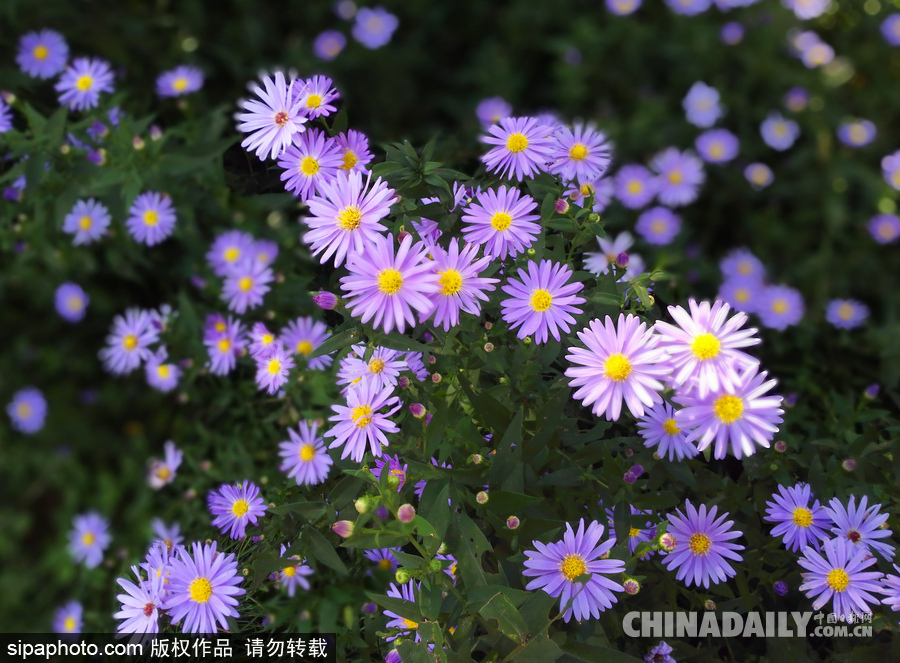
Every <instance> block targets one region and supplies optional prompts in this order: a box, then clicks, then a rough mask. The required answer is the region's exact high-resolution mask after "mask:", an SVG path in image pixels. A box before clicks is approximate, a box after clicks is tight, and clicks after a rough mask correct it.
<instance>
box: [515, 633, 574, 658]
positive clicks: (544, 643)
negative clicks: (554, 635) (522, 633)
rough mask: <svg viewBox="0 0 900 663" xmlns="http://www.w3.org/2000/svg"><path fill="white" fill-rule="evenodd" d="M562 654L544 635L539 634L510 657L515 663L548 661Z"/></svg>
mask: <svg viewBox="0 0 900 663" xmlns="http://www.w3.org/2000/svg"><path fill="white" fill-rule="evenodd" d="M562 655H563V650H562V649H560V648H559V647H558V646H557V644H556V643H555V642H553V641H552V640H551V639H550V638H548V637H547V636H546V635H543V634H542V635H539V636H537V637H535V638H532V639H531V640H529V641H528V644H527V645H525V646H524V647H523V648H522V649H521V650H520V651H519V652H518V653H517V654H514V655H513V657H512V658H511V659H510V660H512V661H515V662H516V663H550V662H551V661H555V660H557V659H558V658H559V657H560V656H562Z"/></svg>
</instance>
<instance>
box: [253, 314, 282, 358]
mask: <svg viewBox="0 0 900 663" xmlns="http://www.w3.org/2000/svg"><path fill="white" fill-rule="evenodd" d="M274 347H275V335H274V334H273V333H272V332H270V331H269V330H268V329H267V328H266V326H265V325H264V324H263V323H261V322H255V323H253V328H252V329H251V330H250V347H249V348H248V350H247V351H248V352H249V353H250V356H251V357H253V358H254V359H265V358H266V357H268V356H269V353H270V352H272V349H273V348H274Z"/></svg>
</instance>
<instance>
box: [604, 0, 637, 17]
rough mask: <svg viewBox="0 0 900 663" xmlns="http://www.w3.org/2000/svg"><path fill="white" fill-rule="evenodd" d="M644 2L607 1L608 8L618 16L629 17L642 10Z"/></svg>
mask: <svg viewBox="0 0 900 663" xmlns="http://www.w3.org/2000/svg"><path fill="white" fill-rule="evenodd" d="M642 1H643V0H606V8H607V9H608V10H609V11H610V12H612V13H613V14H615V15H616V16H628V15H629V14H633V13H634V12H636V11H637V10H638V9H640V6H641V2H642Z"/></svg>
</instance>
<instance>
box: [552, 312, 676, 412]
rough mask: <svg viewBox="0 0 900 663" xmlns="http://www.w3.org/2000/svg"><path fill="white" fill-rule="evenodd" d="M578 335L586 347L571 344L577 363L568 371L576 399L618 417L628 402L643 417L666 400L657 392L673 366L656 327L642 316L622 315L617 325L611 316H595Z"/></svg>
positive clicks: (572, 357) (571, 358) (570, 357)
mask: <svg viewBox="0 0 900 663" xmlns="http://www.w3.org/2000/svg"><path fill="white" fill-rule="evenodd" d="M578 340H579V341H581V343H582V344H583V345H584V347H578V346H572V347H570V348H569V354H568V355H566V360H567V361H568V362H569V363H570V364H572V366H570V367H569V368H567V369H566V371H565V376H566V377H567V378H570V380H569V386H570V387H572V388H575V387H577V388H578V390H577V391H576V392H575V393H574V394H572V398H574V399H575V400H580V401H581V402H582V404H583V405H584V406H585V407H590V406H592V411H593V412H594V414H595V415H597V416H598V417H599V416H604V417H605V418H606V419H608V420H610V421H616V420H618V418H619V414H621V412H622V402H623V401H624V402H625V404H626V405H627V406H628V409H629V411H630V412H631V414H632V415H634V416H635V417H642V416H644V408H645V407H647V408H650V407H653V406H654V405H655V404H657V403H660V402H661V401H662V398H661V397H660V396H659V393H658V392H660V391H662V390H663V384H662V380H664V379H665V377H666V376H667V375H668V374H669V372H670V371H671V367H670V366H669V365H668V362H667V357H666V354H665V352H664V351H663V350H662V349H661V348H659V347H658V346H657V344H658V340H659V339H658V337H657V336H656V335H655V334H654V333H653V329H648V328H647V324H646V323H645V322H641V320H640V318H638V317H637V316H635V315H625V314H619V319H618V321H617V322H616V324H615V325H614V324H613V320H612V318H610V317H609V316H606V319H605V320H604V321H603V322H601V321H600V320H597V319H595V320H591V322H590V323H589V324H588V326H587V327H585V328H584V329H582V330H581V331H580V332H578Z"/></svg>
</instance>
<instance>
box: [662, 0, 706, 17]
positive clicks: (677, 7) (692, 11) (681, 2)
mask: <svg viewBox="0 0 900 663" xmlns="http://www.w3.org/2000/svg"><path fill="white" fill-rule="evenodd" d="M665 2H666V4H667V5H668V6H669V9H671V10H672V11H673V12H675V13H676V14H682V15H684V16H696V15H697V14H702V13H703V12H705V11H706V10H707V9H709V8H710V7H711V6H712V0H665Z"/></svg>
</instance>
